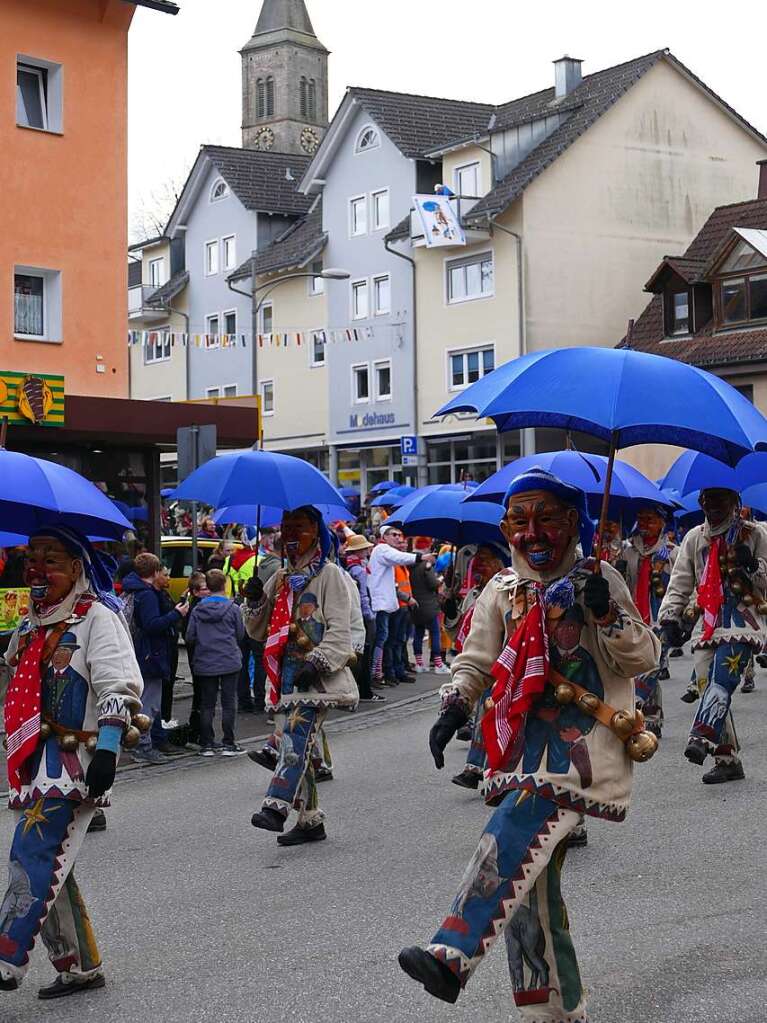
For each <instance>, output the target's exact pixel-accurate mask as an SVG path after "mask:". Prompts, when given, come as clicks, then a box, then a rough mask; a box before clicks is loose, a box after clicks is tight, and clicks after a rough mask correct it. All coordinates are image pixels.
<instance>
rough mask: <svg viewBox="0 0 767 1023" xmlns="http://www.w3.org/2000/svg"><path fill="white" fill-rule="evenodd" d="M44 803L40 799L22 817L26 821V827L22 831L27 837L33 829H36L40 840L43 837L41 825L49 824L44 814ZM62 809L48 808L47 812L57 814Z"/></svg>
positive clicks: (56, 807)
mask: <svg viewBox="0 0 767 1023" xmlns="http://www.w3.org/2000/svg"><path fill="white" fill-rule="evenodd" d="M43 802H44V800H42V799H38V800H37V802H36V803H35V805H34V806H31V807H30V808H29V809H28V810H24V812H23V814H22V816H23V817H24V818H26V819H25V821H24V827H23V829H22V830H23V832H24V834H25V835H28V834H29V832H30V831H31V830H32V828H34V829H35V831H36V832H37V837H38V838H42V837H43V832H42V828H41V827H40V825H41V824H47V823H48V818H47V817H46V816H45V814H44V813H43ZM60 809H61V807H59V806H51V807H49V808H48V811H47V812H48V813H56V812H57V811H58V810H60Z"/></svg>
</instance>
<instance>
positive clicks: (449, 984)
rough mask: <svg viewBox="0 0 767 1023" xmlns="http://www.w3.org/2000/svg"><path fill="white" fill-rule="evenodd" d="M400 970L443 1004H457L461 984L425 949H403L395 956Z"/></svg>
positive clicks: (450, 971) (449, 970)
mask: <svg viewBox="0 0 767 1023" xmlns="http://www.w3.org/2000/svg"><path fill="white" fill-rule="evenodd" d="M397 961H398V962H399V964H400V966H401V968H402V969H403V970H404V971H405V973H406V974H407V975H408V977H412V978H413V980H417V981H418V982H419V983H421V984H423V986H424V987H425V988H426V990H427V991H428V993H429V994H430V995H432V996H433V997H434V998H441V999H442V1001H443V1002H451V1003H454V1002H457V1001H458V995H459V994H460V993H461V982H460V980H459V979H458V978H457V977H456V975H455V974H454V973H453V971H452V970H451V969H450V967H449V966H445V964H444V963H442V962H440V961H439V959H435V958H434V956H433V955H430V954H429V953H428V952H427V951H426V950H425V949H423V948H418V946H417V945H414V946H413V947H412V948H403V949H402V951H401V952H400V954H399V955H398V956H397Z"/></svg>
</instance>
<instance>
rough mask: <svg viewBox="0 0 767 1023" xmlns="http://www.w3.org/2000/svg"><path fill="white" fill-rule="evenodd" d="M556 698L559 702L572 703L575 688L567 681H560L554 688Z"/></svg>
mask: <svg viewBox="0 0 767 1023" xmlns="http://www.w3.org/2000/svg"><path fill="white" fill-rule="evenodd" d="M554 699H555V700H556V701H557V703H563V704H564V703H572V702H573V700H574V699H575V690H574V689H573V687H572V686H570V685H568V684H567V683H566V682H560V684H559V685H558V686H557V688H556V689H555V690H554Z"/></svg>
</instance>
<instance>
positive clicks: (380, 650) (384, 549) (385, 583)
mask: <svg viewBox="0 0 767 1023" xmlns="http://www.w3.org/2000/svg"><path fill="white" fill-rule="evenodd" d="M404 542H405V536H404V533H403V532H402V530H401V529H400V528H399V526H382V527H381V542H380V543H379V544H378V545H377V546H376V547H375V548H374V549H373V553H372V554H371V555H370V562H369V570H370V579H369V582H368V589H369V591H370V603H371V605H372V608H373V612H374V613H375V616H376V640H375V647H374V649H373V685H374V686H381V685H382V684H383V675H384V671H383V662H384V646H385V645H386V640H387V639H388V638H389V625H390V622H391V616H392V615H393V614H396V612H397V611H399V608H400V603H399V598H398V597H397V586H396V583H395V579H394V566H395V565H415V564H416V563H417V562H419V561H422V560H423V561H428V562H429V563H431V564H433V562H434V558H433V556H432V555H431V554H427V555H423V554H420V553H417V554H410V553H409V552H408V551H404V550H400V549H399V548H400V546H401V545H402V544H404Z"/></svg>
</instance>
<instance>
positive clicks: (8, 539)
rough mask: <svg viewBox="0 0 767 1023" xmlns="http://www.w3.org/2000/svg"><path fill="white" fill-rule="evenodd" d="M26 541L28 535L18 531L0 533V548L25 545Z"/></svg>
mask: <svg viewBox="0 0 767 1023" xmlns="http://www.w3.org/2000/svg"><path fill="white" fill-rule="evenodd" d="M28 542H29V537H28V536H22V535H21V534H19V533H0V548H6V547H26V545H27V543H28Z"/></svg>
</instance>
